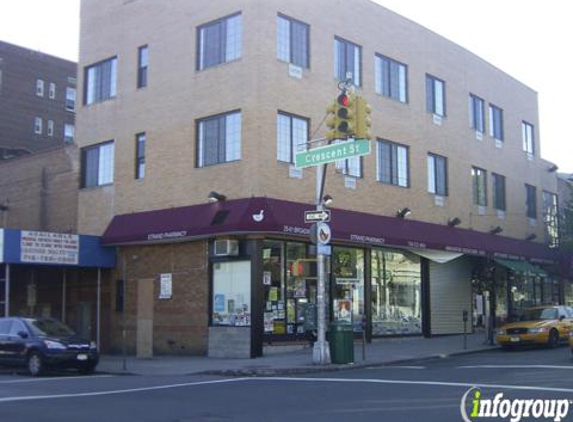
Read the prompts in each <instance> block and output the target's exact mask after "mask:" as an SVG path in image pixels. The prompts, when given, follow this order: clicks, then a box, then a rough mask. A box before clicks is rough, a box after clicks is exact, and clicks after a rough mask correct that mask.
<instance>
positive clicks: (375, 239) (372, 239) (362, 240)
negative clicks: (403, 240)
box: [350, 234, 386, 245]
mask: <svg viewBox="0 0 573 422" xmlns="http://www.w3.org/2000/svg"><path fill="white" fill-rule="evenodd" d="M350 240H352V241H353V242H360V243H373V244H375V245H384V244H386V239H384V238H383V237H372V236H360V235H357V234H351V235H350Z"/></svg>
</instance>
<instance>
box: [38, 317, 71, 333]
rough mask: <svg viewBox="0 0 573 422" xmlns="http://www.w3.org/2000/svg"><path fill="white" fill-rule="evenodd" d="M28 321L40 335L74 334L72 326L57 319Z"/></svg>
mask: <svg viewBox="0 0 573 422" xmlns="http://www.w3.org/2000/svg"><path fill="white" fill-rule="evenodd" d="M27 321H28V324H29V325H30V327H32V331H34V333H35V334H36V335H39V336H71V335H73V334H74V332H73V331H72V330H71V329H70V327H68V326H67V325H64V324H62V323H61V322H59V321H56V320H55V319H29V320H27Z"/></svg>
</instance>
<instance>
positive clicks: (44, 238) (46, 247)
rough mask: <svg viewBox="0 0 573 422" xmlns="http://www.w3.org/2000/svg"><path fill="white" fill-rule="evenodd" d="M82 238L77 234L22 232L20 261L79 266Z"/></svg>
mask: <svg viewBox="0 0 573 422" xmlns="http://www.w3.org/2000/svg"><path fill="white" fill-rule="evenodd" d="M79 255H80V237H79V236H78V235H76V234H64V233H48V232H35V231H22V235H21V239H20V261H22V262H30V263H39V264H68V265H77V264H78V262H79Z"/></svg>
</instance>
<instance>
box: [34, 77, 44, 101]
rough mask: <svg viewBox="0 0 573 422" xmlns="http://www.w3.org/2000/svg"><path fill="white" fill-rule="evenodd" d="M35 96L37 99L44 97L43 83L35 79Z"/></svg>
mask: <svg viewBox="0 0 573 422" xmlns="http://www.w3.org/2000/svg"><path fill="white" fill-rule="evenodd" d="M36 95H37V96H38V97H43V96H44V81H43V80H41V79H36Z"/></svg>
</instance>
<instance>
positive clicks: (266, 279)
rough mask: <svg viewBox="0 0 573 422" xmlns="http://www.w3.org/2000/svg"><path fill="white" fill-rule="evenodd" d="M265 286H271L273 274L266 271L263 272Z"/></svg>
mask: <svg viewBox="0 0 573 422" xmlns="http://www.w3.org/2000/svg"><path fill="white" fill-rule="evenodd" d="M263 284H264V285H265V286H270V285H271V272H270V271H264V272H263Z"/></svg>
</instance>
